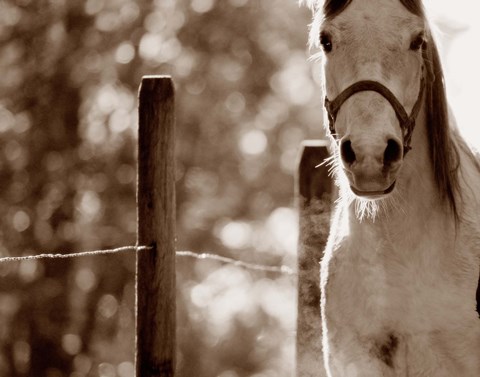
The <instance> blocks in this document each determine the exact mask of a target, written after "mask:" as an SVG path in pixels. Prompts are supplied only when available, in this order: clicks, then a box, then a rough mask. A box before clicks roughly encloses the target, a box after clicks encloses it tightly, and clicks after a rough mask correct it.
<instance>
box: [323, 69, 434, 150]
mask: <svg viewBox="0 0 480 377" xmlns="http://www.w3.org/2000/svg"><path fill="white" fill-rule="evenodd" d="M424 88H425V80H424V78H423V76H422V79H421V81H420V91H419V93H418V98H417V101H416V102H415V104H414V105H413V108H412V112H411V113H410V115H408V114H407V111H406V110H405V108H404V107H403V106H402V104H401V103H400V101H399V100H398V99H397V97H395V95H394V94H393V93H392V92H391V91H390V89H388V88H387V87H386V86H385V85H382V84H380V83H379V82H377V81H371V80H363V81H358V82H356V83H354V84H352V85H350V86H349V87H348V88H346V89H345V90H344V91H343V92H341V93H340V94H339V95H338V96H337V98H335V99H334V100H333V101H330V100H329V99H328V98H327V97H325V108H326V109H327V114H328V121H329V130H330V133H331V134H332V136H333V137H335V138H336V133H335V120H336V118H337V114H338V111H339V110H340V107H341V106H342V105H343V103H344V102H345V101H346V100H347V99H349V98H350V97H351V96H352V95H354V94H355V93H358V92H365V91H374V92H377V93H379V94H381V95H382V96H383V97H384V98H385V99H386V100H387V101H388V102H390V105H392V107H393V110H395V114H396V115H397V118H398V121H399V122H400V127H401V129H402V131H403V154H404V155H405V154H406V153H407V152H408V151H409V150H410V149H412V147H411V146H410V141H411V140H412V133H413V129H414V127H415V119H416V118H417V115H418V113H419V111H420V107H421V105H422V97H423V91H424Z"/></svg>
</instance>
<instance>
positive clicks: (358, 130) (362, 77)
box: [318, 0, 429, 199]
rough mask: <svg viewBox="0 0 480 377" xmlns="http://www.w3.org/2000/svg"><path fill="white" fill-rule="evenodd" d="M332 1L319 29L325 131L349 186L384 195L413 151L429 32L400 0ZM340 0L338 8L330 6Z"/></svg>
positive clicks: (371, 194) (358, 191)
mask: <svg viewBox="0 0 480 377" xmlns="http://www.w3.org/2000/svg"><path fill="white" fill-rule="evenodd" d="M330 3H331V4H330V6H331V7H333V8H332V9H330V10H331V14H328V12H327V14H325V16H324V18H323V20H322V22H321V24H320V26H319V34H318V35H319V42H320V44H321V46H322V48H323V50H324V55H325V65H324V71H325V91H326V99H325V105H326V109H327V113H328V118H329V129H330V132H331V134H332V136H333V137H334V138H335V139H336V141H337V144H338V145H339V148H338V152H339V159H340V161H341V168H342V170H343V171H344V173H345V176H346V177H347V179H348V182H349V185H350V188H351V191H352V192H353V193H354V194H355V195H356V196H358V197H362V198H367V199H377V198H382V197H384V196H386V195H388V194H389V193H390V192H392V191H393V190H394V188H395V183H396V180H397V177H398V174H399V171H400V170H401V168H402V164H403V162H404V159H405V157H406V154H407V152H408V151H409V150H410V149H411V145H410V143H411V139H412V134H413V131H414V127H415V122H416V118H417V115H418V113H419V111H420V108H421V106H422V104H423V100H424V94H423V93H424V87H425V80H426V76H427V72H426V71H427V70H428V67H427V66H426V65H425V51H426V44H427V43H428V38H429V31H428V29H427V28H426V26H427V25H426V22H425V19H424V17H422V16H421V15H419V14H416V13H414V12H412V11H411V10H410V9H407V7H406V6H405V4H404V2H400V1H385V0H369V1H366V0H355V1H351V2H349V1H343V2H335V1H331V2H330ZM339 3H341V4H343V8H342V9H334V7H335V4H339ZM326 6H327V7H328V4H327V5H326Z"/></svg>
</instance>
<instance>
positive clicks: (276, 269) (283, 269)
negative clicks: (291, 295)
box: [177, 251, 297, 275]
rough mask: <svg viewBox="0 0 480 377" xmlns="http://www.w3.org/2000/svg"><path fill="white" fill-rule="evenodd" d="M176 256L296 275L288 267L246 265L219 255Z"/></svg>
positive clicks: (178, 254)
mask: <svg viewBox="0 0 480 377" xmlns="http://www.w3.org/2000/svg"><path fill="white" fill-rule="evenodd" d="M177 256H181V257H192V258H196V259H210V260H215V261H218V262H222V263H228V264H233V265H235V266H238V267H244V268H246V269H249V270H256V271H265V272H279V273H281V274H287V275H296V274H297V273H296V272H295V271H293V270H292V269H291V268H290V267H288V266H266V265H261V264H254V263H248V262H243V261H240V260H238V259H233V258H227V257H222V256H220V255H216V254H211V253H201V254H197V253H194V252H192V251H177Z"/></svg>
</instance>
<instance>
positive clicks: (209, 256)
mask: <svg viewBox="0 0 480 377" xmlns="http://www.w3.org/2000/svg"><path fill="white" fill-rule="evenodd" d="M153 249H154V248H153V247H152V246H144V245H140V246H135V245H131V246H121V247H117V248H114V249H101V250H89V251H81V252H74V253H68V252H60V253H42V254H36V255H23V256H18V257H0V263H8V262H21V261H28V260H38V259H64V258H79V257H85V256H98V255H107V254H117V253H124V252H138V251H145V250H153ZM176 256H177V257H189V258H195V259H199V260H214V261H216V262H221V263H225V264H232V265H234V266H237V267H241V268H245V269H248V270H254V271H263V272H274V273H280V274H285V275H291V276H293V275H296V274H297V273H296V272H295V271H294V270H293V269H292V268H290V267H288V266H269V265H263V264H256V263H249V262H244V261H241V260H238V259H234V258H228V257H224V256H221V255H217V254H215V253H210V252H209V253H195V252H193V251H187V250H181V251H176Z"/></svg>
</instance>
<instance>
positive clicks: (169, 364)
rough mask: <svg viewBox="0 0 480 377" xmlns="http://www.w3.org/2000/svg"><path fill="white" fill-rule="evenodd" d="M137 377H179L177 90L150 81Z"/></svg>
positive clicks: (140, 193) (141, 148)
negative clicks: (176, 176)
mask: <svg viewBox="0 0 480 377" xmlns="http://www.w3.org/2000/svg"><path fill="white" fill-rule="evenodd" d="M138 115H139V134H138V135H139V137H138V187H137V206H138V230H137V243H138V245H146V246H153V247H154V250H151V251H141V252H139V253H138V254H137V266H136V279H137V280H136V283H137V289H136V291H137V296H136V315H137V318H136V350H135V365H136V376H137V377H153V376H156V377H157V376H158V377H172V376H174V375H175V186H174V182H175V179H174V171H175V170H174V169H175V164H174V127H175V114H174V87H173V83H172V80H171V78H170V77H164V76H146V77H144V78H143V79H142V84H141V86H140V90H139V114H138Z"/></svg>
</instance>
